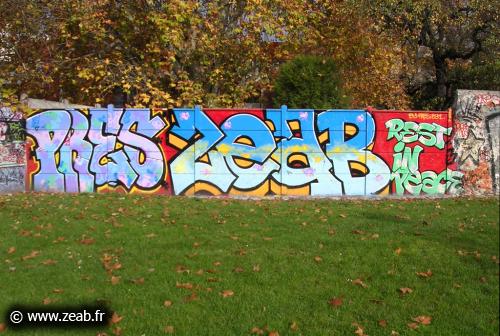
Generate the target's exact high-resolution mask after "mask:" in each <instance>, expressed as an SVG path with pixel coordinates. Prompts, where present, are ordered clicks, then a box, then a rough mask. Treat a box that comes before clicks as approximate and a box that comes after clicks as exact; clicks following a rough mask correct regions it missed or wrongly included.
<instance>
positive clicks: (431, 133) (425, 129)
mask: <svg viewBox="0 0 500 336" xmlns="http://www.w3.org/2000/svg"><path fill="white" fill-rule="evenodd" d="M385 126H386V127H387V128H388V129H389V132H388V133H387V140H391V139H392V138H395V139H396V140H397V141H398V143H397V144H396V145H395V146H394V151H396V152H400V151H401V150H402V149H403V148H404V147H405V144H409V143H412V142H416V141H418V142H420V143H421V144H423V145H424V146H426V147H433V146H435V147H436V148H438V149H443V148H444V145H445V142H444V136H445V135H450V134H451V127H444V126H441V125H438V124H436V123H432V124H429V123H420V124H418V123H416V122H413V121H403V120H401V119H391V120H388V121H387V122H386V123H385Z"/></svg>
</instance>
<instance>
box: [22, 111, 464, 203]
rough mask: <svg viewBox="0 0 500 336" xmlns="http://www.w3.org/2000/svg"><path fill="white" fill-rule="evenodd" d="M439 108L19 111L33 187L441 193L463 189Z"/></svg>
mask: <svg viewBox="0 0 500 336" xmlns="http://www.w3.org/2000/svg"><path fill="white" fill-rule="evenodd" d="M452 125H453V123H452V115H451V113H450V112H447V111H437V112H432V111H383V110H374V109H368V110H328V111H315V110H311V109H299V110H292V109H288V108H287V107H285V106H283V107H282V108H281V109H267V110H263V109H201V108H198V107H196V108H181V109H174V110H149V109H125V110H124V109H113V108H108V109H100V108H90V109H80V110H77V109H66V110H55V109H53V110H40V111H37V112H36V113H34V114H32V115H31V116H30V117H29V118H28V119H27V142H28V148H29V151H28V162H27V181H28V182H27V183H28V185H27V187H28V189H29V190H34V191H58V192H63V191H65V192H106V191H119V192H126V193H130V192H132V193H163V194H172V195H183V194H186V195H191V194H210V195H220V194H229V195H259V196H263V195H314V196H328V195H373V194H382V195H388V194H396V195H440V194H454V193H460V192H461V191H462V173H461V172H459V171H458V170H457V166H456V163H455V162H454V161H453V160H452V159H451V153H452V152H453V150H452V148H451V135H452Z"/></svg>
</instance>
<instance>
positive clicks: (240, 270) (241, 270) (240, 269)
mask: <svg viewBox="0 0 500 336" xmlns="http://www.w3.org/2000/svg"><path fill="white" fill-rule="evenodd" d="M244 271H245V270H244V269H243V268H241V267H236V268H235V269H234V270H233V272H234V273H241V272H244Z"/></svg>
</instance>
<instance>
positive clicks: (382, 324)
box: [378, 320, 387, 328]
mask: <svg viewBox="0 0 500 336" xmlns="http://www.w3.org/2000/svg"><path fill="white" fill-rule="evenodd" d="M378 325H379V326H381V327H382V328H385V327H387V321H386V320H379V321H378Z"/></svg>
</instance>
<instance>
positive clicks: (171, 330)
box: [163, 325, 174, 334]
mask: <svg viewBox="0 0 500 336" xmlns="http://www.w3.org/2000/svg"><path fill="white" fill-rule="evenodd" d="M163 330H164V331H165V332H166V333H167V334H173V333H174V326H171V325H168V326H166V327H165V329H163Z"/></svg>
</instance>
